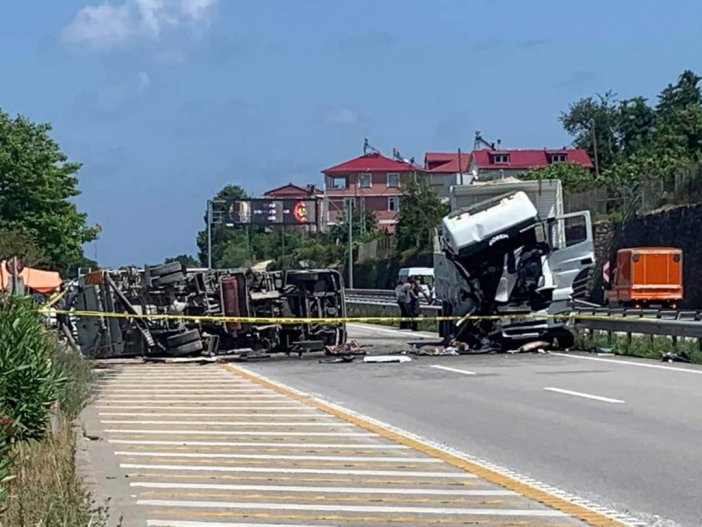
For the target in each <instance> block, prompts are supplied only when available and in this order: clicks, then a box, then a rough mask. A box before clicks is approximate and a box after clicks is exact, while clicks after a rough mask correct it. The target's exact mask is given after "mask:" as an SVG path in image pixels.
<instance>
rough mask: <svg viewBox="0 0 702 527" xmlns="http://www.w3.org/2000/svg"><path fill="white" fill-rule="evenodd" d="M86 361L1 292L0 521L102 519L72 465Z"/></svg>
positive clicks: (86, 383) (26, 303) (29, 307)
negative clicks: (2, 295) (75, 428)
mask: <svg viewBox="0 0 702 527" xmlns="http://www.w3.org/2000/svg"><path fill="white" fill-rule="evenodd" d="M90 381H91V367H90V364H89V363H87V362H86V361H85V360H84V359H83V358H82V356H81V355H80V354H79V353H78V352H77V351H75V350H72V349H69V348H65V347H64V346H63V345H61V343H59V341H58V339H57V338H56V337H55V336H54V335H53V333H51V332H50V331H48V330H47V329H46V328H45V326H44V323H43V320H42V316H41V315H40V314H39V313H38V311H37V310H36V306H35V305H34V304H33V302H32V301H31V299H29V298H17V297H0V511H2V512H0V526H13V527H23V526H34V525H45V526H54V525H56V526H64V525H71V526H73V525H75V526H83V525H88V524H91V525H93V526H95V525H101V524H103V523H104V519H105V513H104V511H103V510H102V509H97V508H95V507H94V505H93V504H92V503H91V501H90V498H89V496H88V495H87V494H86V492H85V490H84V488H83V485H82V482H81V479H80V475H79V474H78V473H77V471H76V466H75V445H76V439H75V431H74V428H73V424H72V423H73V421H74V419H75V418H76V417H77V415H78V414H79V412H80V410H81V409H82V407H83V405H84V404H85V402H86V400H87V398H88V396H89V390H90Z"/></svg>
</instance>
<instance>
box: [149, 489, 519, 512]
mask: <svg viewBox="0 0 702 527" xmlns="http://www.w3.org/2000/svg"><path fill="white" fill-rule="evenodd" d="M388 494H392V489H390V488H388ZM139 496H140V497H141V496H150V497H176V496H177V497H179V498H181V497H182V498H185V497H187V498H231V497H232V496H236V499H237V500H244V499H246V500H257V499H269V500H295V501H296V502H300V501H309V502H313V503H314V502H330V503H337V502H342V503H369V504H373V503H400V504H402V503H424V504H434V505H443V504H464V505H505V504H508V503H512V504H514V505H515V508H516V506H517V505H518V503H519V502H518V501H515V500H509V499H502V498H500V499H498V498H480V497H475V496H473V497H470V496H468V497H461V498H454V497H451V498H447V497H441V496H436V497H433V498H416V497H409V496H377V495H374V496H369V495H367V494H364V495H362V496H339V495H332V496H321V495H317V496H301V495H300V494H275V493H264V494H262V493H243V492H193V491H179V490H151V491H144V492H140V493H139ZM518 498H519V499H520V500H521V499H523V498H522V497H521V496H518Z"/></svg>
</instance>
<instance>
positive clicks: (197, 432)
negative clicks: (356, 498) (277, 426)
mask: <svg viewBox="0 0 702 527" xmlns="http://www.w3.org/2000/svg"><path fill="white" fill-rule="evenodd" d="M105 432H108V433H110V434H157V435H198V436H199V435H203V436H307V437H313V436H315V437H375V434H373V433H366V432H286V431H284V430H281V431H279V432H259V431H256V432H253V431H239V430H173V429H169V430H139V429H123V428H108V429H107V430H105Z"/></svg>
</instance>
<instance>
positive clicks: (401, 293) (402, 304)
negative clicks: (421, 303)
mask: <svg viewBox="0 0 702 527" xmlns="http://www.w3.org/2000/svg"><path fill="white" fill-rule="evenodd" d="M407 292H408V290H407V289H405V284H404V283H403V282H402V280H399V281H398V282H397V285H396V286H395V300H396V301H397V305H398V306H399V308H400V318H402V319H405V318H407V307H406V306H407ZM400 329H407V321H406V320H400Z"/></svg>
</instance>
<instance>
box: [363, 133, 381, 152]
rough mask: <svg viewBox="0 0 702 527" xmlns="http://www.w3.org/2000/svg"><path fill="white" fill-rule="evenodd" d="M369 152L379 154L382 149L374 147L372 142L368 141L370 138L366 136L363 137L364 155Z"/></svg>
mask: <svg viewBox="0 0 702 527" xmlns="http://www.w3.org/2000/svg"><path fill="white" fill-rule="evenodd" d="M369 152H370V153H373V154H379V153H380V150H378V149H377V148H374V147H373V146H372V145H371V144H370V142H369V141H368V138H367V137H365V138H364V139H363V155H366V154H367V153H369Z"/></svg>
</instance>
